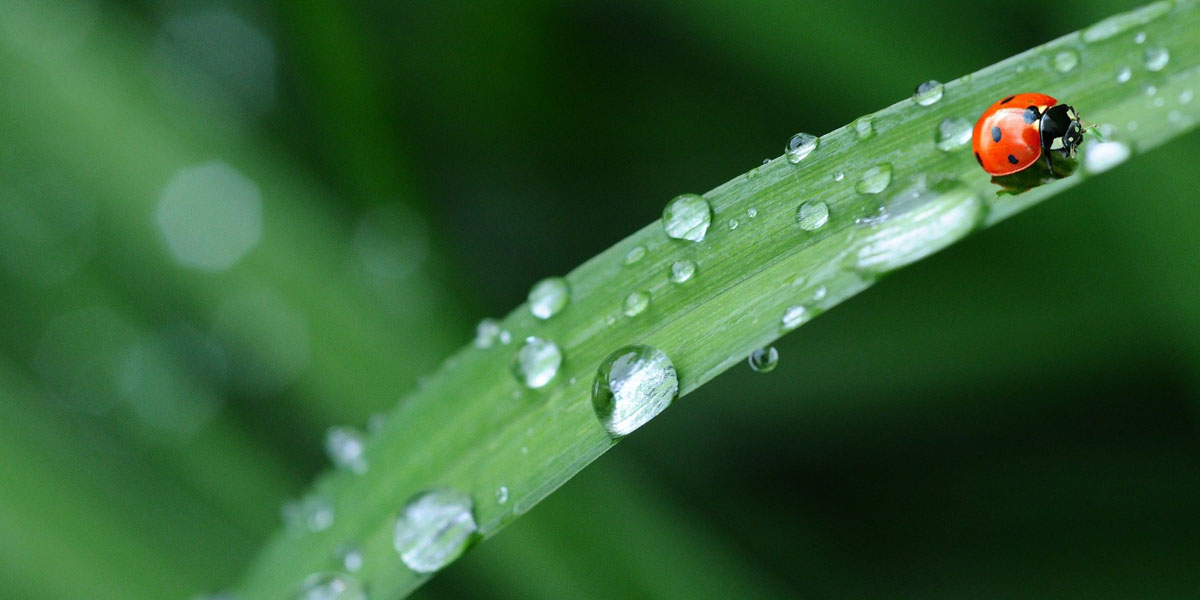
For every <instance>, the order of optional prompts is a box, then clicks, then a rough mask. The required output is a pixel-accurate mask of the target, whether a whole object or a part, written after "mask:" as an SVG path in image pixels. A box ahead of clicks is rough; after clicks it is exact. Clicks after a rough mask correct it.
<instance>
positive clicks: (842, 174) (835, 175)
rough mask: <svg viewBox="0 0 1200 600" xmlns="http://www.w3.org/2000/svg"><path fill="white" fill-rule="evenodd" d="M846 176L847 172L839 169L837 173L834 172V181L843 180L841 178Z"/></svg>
mask: <svg viewBox="0 0 1200 600" xmlns="http://www.w3.org/2000/svg"><path fill="white" fill-rule="evenodd" d="M845 178H846V174H845V173H843V172H841V171H838V172H837V173H834V174H833V180H834V181H841V180H843V179H845Z"/></svg>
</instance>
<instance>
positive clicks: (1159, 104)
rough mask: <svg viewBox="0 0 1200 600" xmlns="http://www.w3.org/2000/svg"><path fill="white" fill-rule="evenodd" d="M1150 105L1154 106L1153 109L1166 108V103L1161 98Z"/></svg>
mask: <svg viewBox="0 0 1200 600" xmlns="http://www.w3.org/2000/svg"><path fill="white" fill-rule="evenodd" d="M1150 103H1151V104H1153V105H1154V108H1162V107H1163V106H1166V104H1167V101H1166V100H1165V99H1164V98H1163V97H1162V96H1159V97H1157V98H1155V99H1154V100H1153V101H1151V102H1150Z"/></svg>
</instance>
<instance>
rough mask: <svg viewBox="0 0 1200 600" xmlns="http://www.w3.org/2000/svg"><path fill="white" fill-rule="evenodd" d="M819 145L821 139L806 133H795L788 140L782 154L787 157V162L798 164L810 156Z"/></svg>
mask: <svg viewBox="0 0 1200 600" xmlns="http://www.w3.org/2000/svg"><path fill="white" fill-rule="evenodd" d="M820 144H821V138H819V137H817V136H815V135H811V134H808V133H797V134H796V135H793V136H792V137H791V139H789V140H788V143H787V147H786V148H784V154H786V155H787V159H788V162H790V163H792V164H793V165H794V164H798V163H799V162H800V161H802V160H804V159H805V158H807V157H808V155H809V154H812V152H813V150H816V149H817V146H819V145H820Z"/></svg>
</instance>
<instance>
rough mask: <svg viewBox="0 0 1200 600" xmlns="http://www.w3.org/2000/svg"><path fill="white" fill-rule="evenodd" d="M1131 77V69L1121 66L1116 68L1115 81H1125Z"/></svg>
mask: <svg viewBox="0 0 1200 600" xmlns="http://www.w3.org/2000/svg"><path fill="white" fill-rule="evenodd" d="M1132 77H1133V69H1130V68H1129V67H1121V68H1120V69H1117V83H1125V82H1127V81H1129V80H1130V78H1132Z"/></svg>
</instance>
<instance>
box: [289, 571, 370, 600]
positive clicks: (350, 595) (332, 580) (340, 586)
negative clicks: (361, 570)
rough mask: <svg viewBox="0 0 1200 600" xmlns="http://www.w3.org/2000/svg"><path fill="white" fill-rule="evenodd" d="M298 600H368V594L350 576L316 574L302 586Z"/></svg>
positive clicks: (297, 596)
mask: <svg viewBox="0 0 1200 600" xmlns="http://www.w3.org/2000/svg"><path fill="white" fill-rule="evenodd" d="M296 600H367V593H366V592H365V591H364V590H363V586H362V584H361V583H359V582H358V580H356V579H354V578H353V577H350V576H349V575H343V574H341V573H314V574H312V575H310V576H309V577H308V578H307V579H305V580H304V583H303V584H301V586H300V593H299V594H297V595H296Z"/></svg>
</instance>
